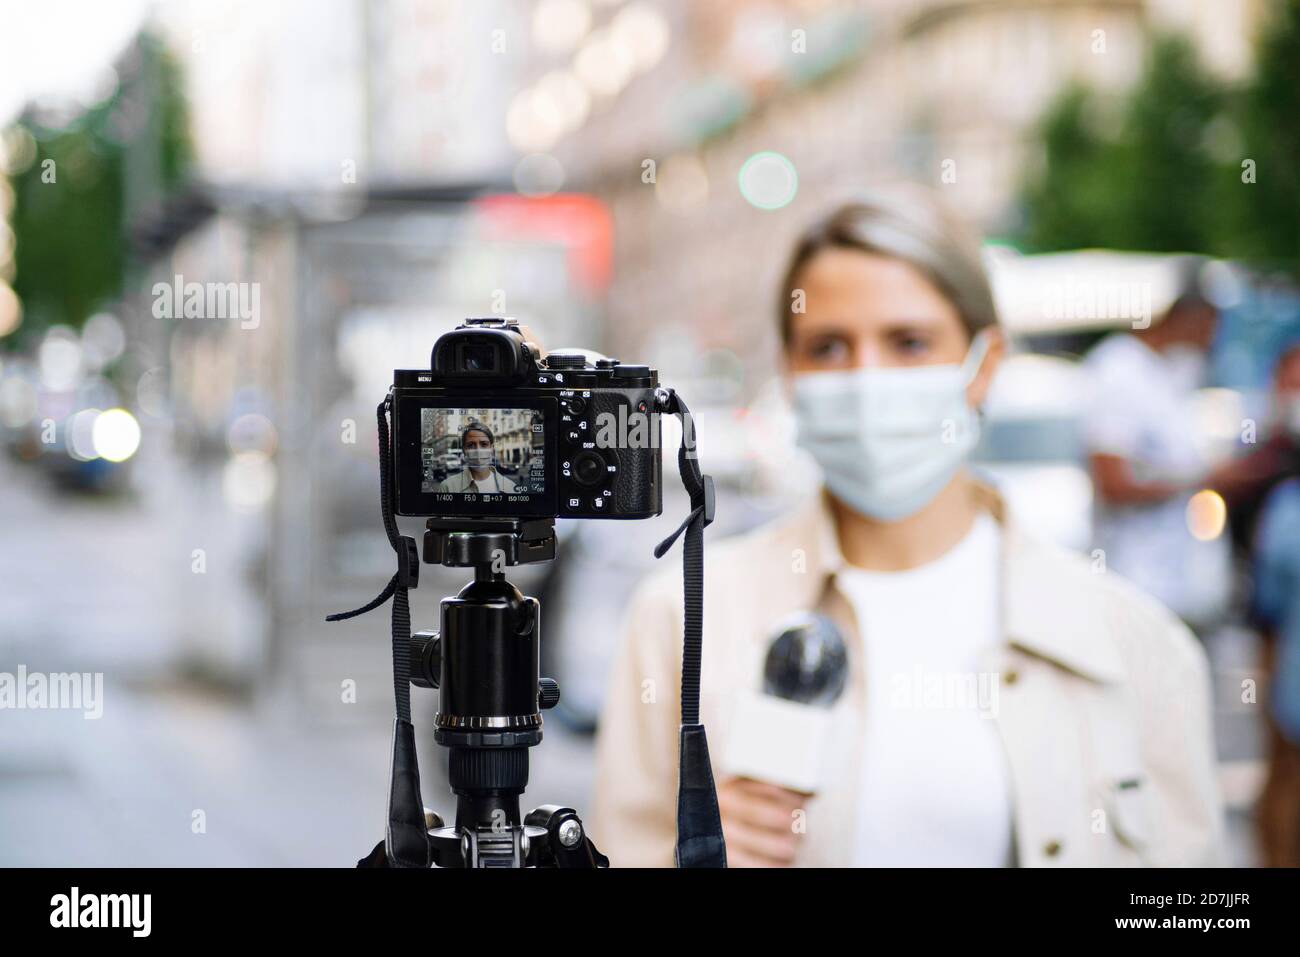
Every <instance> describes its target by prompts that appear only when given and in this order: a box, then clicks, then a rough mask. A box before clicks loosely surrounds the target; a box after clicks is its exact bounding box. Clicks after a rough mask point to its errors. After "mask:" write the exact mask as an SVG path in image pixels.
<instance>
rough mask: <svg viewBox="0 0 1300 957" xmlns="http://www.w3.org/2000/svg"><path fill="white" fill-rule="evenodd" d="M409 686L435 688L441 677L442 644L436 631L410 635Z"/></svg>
mask: <svg viewBox="0 0 1300 957" xmlns="http://www.w3.org/2000/svg"><path fill="white" fill-rule="evenodd" d="M410 647H411V684H413V685H416V686H418V687H420V688H436V687H438V681H439V679H440V678H441V677H442V643H441V642H440V641H439V640H438V633H437V632H436V631H417V632H416V633H415V634H413V635H411V646H410Z"/></svg>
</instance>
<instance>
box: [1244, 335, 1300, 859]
mask: <svg viewBox="0 0 1300 957" xmlns="http://www.w3.org/2000/svg"><path fill="white" fill-rule="evenodd" d="M1274 382H1275V391H1274V396H1275V399H1276V403H1277V405H1276V411H1275V416H1274V418H1275V423H1276V424H1275V429H1274V434H1273V435H1272V436H1271V437H1270V439H1269V441H1268V442H1267V443H1265V446H1264V448H1263V449H1261V450H1260V452H1259V453H1257V455H1259V456H1266V457H1267V458H1268V460H1269V462H1272V463H1273V464H1274V465H1281V464H1282V463H1283V462H1287V463H1289V466H1290V475H1289V477H1285V478H1283V479H1282V481H1280V482H1279V483H1278V484H1276V485H1275V486H1274V487H1273V489H1272V491H1271V492H1269V493H1268V495H1267V496H1266V497H1265V498H1264V503H1263V506H1262V507H1261V508H1260V510H1259V518H1258V521H1257V523H1256V525H1255V528H1254V535H1253V544H1254V560H1253V575H1252V579H1253V584H1254V594H1253V602H1252V606H1253V607H1252V612H1253V618H1254V620H1255V622H1256V624H1257V625H1258V627H1259V628H1260V631H1261V633H1262V634H1263V636H1264V662H1263V665H1264V668H1263V670H1264V674H1265V675H1266V676H1267V681H1268V683H1267V686H1266V691H1265V701H1266V702H1267V708H1266V710H1265V714H1266V715H1267V724H1268V736H1269V768H1268V777H1267V779H1266V781H1265V784H1264V790H1263V792H1262V793H1261V794H1260V798H1259V804H1258V806H1257V808H1256V823H1257V828H1258V834H1259V839H1260V845H1261V850H1262V853H1263V858H1264V863H1265V864H1267V865H1268V866H1269V867H1300V476H1298V475H1297V472H1296V469H1295V461H1296V458H1295V457H1296V449H1297V447H1300V345H1297V346H1292V347H1291V348H1290V349H1288V350H1287V351H1286V352H1284V353H1283V355H1282V358H1281V359H1280V360H1279V362H1278V364H1277V372H1276V376H1275V380H1274ZM1269 462H1265V463H1264V465H1267V464H1269ZM1262 469H1263V466H1261V470H1262ZM1271 471H1273V472H1274V474H1276V473H1277V471H1278V470H1277V469H1274V470H1271Z"/></svg>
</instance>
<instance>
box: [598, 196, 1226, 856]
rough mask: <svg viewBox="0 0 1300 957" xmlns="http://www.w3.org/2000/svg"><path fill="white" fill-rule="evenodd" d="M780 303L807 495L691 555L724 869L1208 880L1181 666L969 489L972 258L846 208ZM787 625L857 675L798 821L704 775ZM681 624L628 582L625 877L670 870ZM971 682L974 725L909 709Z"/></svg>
mask: <svg viewBox="0 0 1300 957" xmlns="http://www.w3.org/2000/svg"><path fill="white" fill-rule="evenodd" d="M781 296H782V298H781V307H780V323H781V337H782V342H783V344H784V350H783V352H784V354H783V359H784V367H785V373H786V379H787V383H788V386H789V388H790V391H791V394H792V399H793V404H794V408H795V412H796V417H797V420H798V426H799V442H800V444H801V445H802V446H803V447H804V448H806V449H807V450H808V451H809V452H810V453H811V454H812V456H813V458H814V459H816V461H817V462H818V464H819V465H820V466H821V469H822V471H823V473H824V487H823V489H822V490H821V491H820V492H819V493H818V494H817V495H815V496H814V497H813V498H811V499H810V500H808V501H807V502H805V503H803V504H802V505H801V506H799V507H798V508H797V509H796V510H795V511H794V512H793V513H791V514H790V515H788V516H787V517H785V518H783V519H780V520H778V521H777V522H775V523H773V524H771V525H768V526H766V527H763V528H760V529H758V530H757V531H755V532H751V533H749V534H747V535H745V536H742V537H740V538H737V539H733V540H730V541H726V542H723V543H721V544H719V545H716V546H710V547H709V549H707V550H706V552H707V558H706V570H705V579H706V588H705V593H706V595H707V600H706V601H705V621H704V635H705V641H704V649H705V650H704V663H703V682H704V684H703V692H702V698H703V709H704V715H703V718H704V721H705V723H706V724H707V725H708V727H709V730H710V731H711V732H712V733H713V737H714V742H713V743H712V744H711V748H712V753H713V762H714V768H715V774H716V776H717V778H718V797H719V803H720V808H721V815H722V822H723V828H724V831H725V834H726V839H727V853H728V860H729V862H730V863H731V864H732V865H738V866H789V865H802V866H845V865H856V866H875V865H921V866H924V865H957V866H990V867H994V866H1006V865H1022V866H1033V865H1062V864H1065V865H1094V864H1097V865H1101V864H1114V865H1120V864H1124V865H1137V864H1200V863H1211V862H1217V861H1218V860H1219V858H1220V853H1221V852H1220V841H1221V830H1222V826H1221V807H1220V799H1219V795H1218V791H1217V786H1216V781H1215V760H1214V753H1213V742H1212V738H1211V730H1210V706H1209V687H1208V685H1209V679H1208V669H1207V664H1206V660H1205V656H1204V654H1203V652H1202V650H1201V648H1200V646H1199V645H1198V643H1197V642H1196V641H1195V640H1194V638H1193V637H1192V636H1191V634H1190V633H1189V631H1188V630H1187V628H1186V627H1185V626H1184V625H1183V624H1182V623H1181V622H1180V621H1179V620H1178V619H1177V618H1176V617H1175V616H1174V615H1172V614H1170V613H1169V612H1168V611H1167V610H1166V609H1165V608H1164V607H1162V606H1161V605H1160V604H1159V603H1158V602H1156V601H1154V600H1153V599H1151V598H1150V597H1148V596H1147V595H1145V594H1143V593H1141V592H1140V591H1139V590H1138V589H1136V588H1134V587H1133V586H1132V585H1130V584H1128V583H1127V582H1125V581H1123V580H1121V579H1120V578H1119V577H1118V576H1116V575H1112V574H1098V573H1097V572H1096V571H1094V569H1093V567H1092V565H1091V563H1090V562H1088V561H1087V560H1086V559H1084V558H1083V557H1081V556H1079V555H1076V554H1072V553H1068V552H1066V551H1064V550H1062V549H1059V548H1057V547H1056V546H1052V545H1048V544H1045V543H1043V542H1039V541H1037V540H1036V539H1035V538H1034V537H1033V535H1032V533H1031V532H1030V530H1027V529H1023V528H1020V527H1018V526H1017V525H1016V523H1015V522H1014V521H1013V520H1012V518H1011V516H1009V515H1008V514H1007V509H1006V507H1005V505H1004V503H1003V501H1002V499H1001V498H1000V497H999V495H998V493H997V492H996V491H995V490H994V489H992V488H991V487H989V486H987V485H985V484H983V483H982V482H981V481H979V480H977V479H976V478H975V477H974V476H973V475H972V474H971V473H970V472H969V471H968V470H967V468H966V465H965V462H966V459H967V457H968V455H969V453H970V452H971V450H972V448H973V447H974V446H975V444H976V441H977V438H978V434H979V425H980V419H979V412H978V409H979V406H980V403H981V402H982V401H983V399H984V397H985V395H986V394H987V392H988V388H989V383H990V381H991V379H992V377H993V374H994V371H995V369H996V368H997V366H998V363H999V360H1000V359H1001V357H1002V355H1003V352H1004V341H1003V338H1002V334H1001V331H1000V329H999V327H998V324H997V320H996V315H995V310H994V305H993V298H992V295H991V293H990V290H989V285H988V280H987V277H986V276H985V273H984V270H983V266H982V263H981V259H980V255H979V250H978V246H977V245H976V244H975V243H974V242H973V241H971V240H970V239H969V238H967V237H966V236H965V234H964V233H963V231H962V230H961V229H960V228H959V227H958V226H957V225H956V224H954V223H953V222H952V220H951V219H950V218H949V217H948V215H947V214H946V213H945V212H943V211H942V210H941V209H940V208H939V207H938V206H937V205H936V202H935V200H934V199H933V198H932V197H931V196H930V195H929V194H925V193H918V194H910V193H905V194H890V195H888V196H876V197H868V198H864V199H862V200H859V201H855V202H851V203H848V204H847V205H844V206H842V207H841V208H839V209H837V210H836V211H834V212H833V213H832V214H831V215H829V216H828V217H827V218H824V219H822V220H820V221H818V222H816V223H814V224H813V225H812V226H811V227H810V228H809V229H808V230H807V231H806V232H805V233H804V234H803V235H802V237H801V238H800V239H799V241H798V243H797V245H796V248H795V250H794V253H793V257H792V259H791V262H790V266H789V269H788V272H787V275H786V280H785V283H784V285H783V287H782V293H781ZM705 455H706V457H707V442H706V444H705ZM723 505H724V507H725V502H724V503H723ZM805 611H813V612H817V613H820V614H823V615H825V616H827V617H828V618H830V619H831V620H832V621H834V622H835V623H836V625H837V626H838V627H839V629H840V630H841V632H842V634H843V635H844V638H845V642H846V645H847V648H848V663H847V671H848V674H847V679H846V683H845V688H844V691H843V693H842V694H841V695H840V696H839V698H838V699H837V700H836V701H835V703H834V705H833V706H832V711H831V718H832V720H831V722H830V728H831V731H830V734H829V739H828V741H827V742H826V745H827V751H828V753H829V754H830V755H832V760H830V761H829V762H828V764H827V766H826V767H825V768H824V769H823V773H822V775H821V777H820V778H819V784H818V786H817V788H816V793H815V794H811V795H809V794H804V793H798V792H795V791H792V790H788V789H786V788H783V787H780V786H777V785H775V784H772V783H769V782H763V781H757V780H750V779H747V778H744V777H737V776H734V775H730V774H728V773H727V770H726V767H725V766H723V765H720V763H719V762H720V760H721V757H720V756H722V755H725V754H726V753H727V745H728V737H729V736H730V735H734V734H736V733H737V730H738V729H737V727H735V725H734V722H733V721H732V715H733V714H734V713H735V708H736V702H737V701H738V700H739V699H740V698H741V697H742V696H744V695H745V694H748V693H751V692H753V691H756V690H758V688H759V687H760V686H761V680H762V675H761V670H762V662H763V660H764V657H765V655H766V652H767V645H768V642H769V641H770V639H771V637H772V635H773V627H774V623H776V622H779V621H782V620H786V619H788V618H789V616H790V615H792V614H795V613H799V612H805ZM681 621H682V602H681V596H680V575H679V573H676V574H674V573H669V572H666V573H663V574H661V575H658V576H656V577H654V578H652V579H651V580H650V581H648V582H646V583H645V584H644V585H643V586H642V588H641V589H640V590H639V591H638V593H637V595H636V596H635V597H634V599H633V602H632V605H631V608H630V614H629V625H628V629H627V634H626V635H625V640H624V643H623V645H622V647H621V650H620V652H619V657H618V661H617V663H616V665H615V668H614V672H613V678H612V687H611V689H610V691H609V693H608V695H607V697H606V702H607V703H606V706H605V712H604V715H603V718H602V720H601V723H600V735H599V739H598V742H597V775H596V801H595V814H594V816H593V827H594V828H596V830H595V831H594V833H596V834H597V835H598V836H599V840H600V841H601V846H602V848H605V849H606V850H607V852H608V853H609V855H610V858H611V860H612V861H613V862H614V863H615V864H618V865H659V866H668V865H671V864H672V863H673V843H674V832H675V818H674V804H675V795H676V788H677V780H676V778H677V739H678V733H677V727H678V721H679V717H680V716H679V710H678V708H677V700H678V699H677V695H678V693H679V690H680V687H679V685H680V679H679V677H678V668H679V665H680V657H681V650H682V639H681ZM980 675H983V676H986V677H991V678H993V679H994V683H993V687H994V689H995V692H996V693H995V694H994V695H993V700H992V701H991V702H989V701H984V702H982V703H981V704H980V705H979V706H978V707H972V706H971V703H970V702H969V701H967V702H964V703H956V704H955V703H953V702H950V701H941V702H938V704H937V706H931V705H932V703H931V701H930V700H929V699H928V698H927V699H926V701H925V702H924V703H923V704H922V703H919V702H918V701H917V700H916V699H915V698H912V697H910V696H909V695H908V694H907V693H906V692H907V690H908V689H909V688H910V687H911V685H912V682H913V681H914V679H916V678H917V677H921V678H932V677H949V676H958V677H967V678H974V677H975V676H980ZM753 730H754V729H750V731H751V732H752V731H753ZM757 730H758V731H759V732H760V733H761V731H762V730H763V729H757Z"/></svg>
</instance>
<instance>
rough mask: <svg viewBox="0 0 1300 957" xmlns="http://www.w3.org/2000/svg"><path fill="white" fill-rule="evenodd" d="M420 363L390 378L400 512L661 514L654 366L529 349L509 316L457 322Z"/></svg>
mask: <svg viewBox="0 0 1300 957" xmlns="http://www.w3.org/2000/svg"><path fill="white" fill-rule="evenodd" d="M429 366H430V367H429V369H428V370H414V369H398V370H396V371H394V373H393V391H392V396H393V451H392V457H393V460H392V470H393V476H394V487H395V489H396V503H395V506H396V507H395V511H396V513H397V514H398V515H411V516H430V517H438V518H478V517H497V518H547V517H549V518H623V519H637V518H651V517H653V516H656V515H658V514H659V513H660V512H661V511H662V509H663V481H662V478H663V477H662V459H661V456H660V454H659V444H660V428H659V415H658V413H657V411H656V390H657V388H658V385H659V376H658V373H657V372H656V371H655V370H654V369H651V368H650V367H649V366H643V365H625V364H623V363H621V362H619V361H618V360H617V359H597V360H595V361H594V362H592V361H590V360H589V359H588V358H587V357H586V356H585V355H583V354H581V353H554V352H553V353H550V354H549V355H547V356H544V357H543V356H539V355H537V354H535V352H534V350H533V349H532V348H530V346H529V345H528V344H527V343H526V342H525V341H524V337H523V335H522V333H521V332H520V330H519V326H518V325H517V324H516V322H515V321H514V320H513V319H501V318H495V317H494V318H487V319H467V320H465V322H463V323H462V324H461V325H459V326H457V327H456V329H454V330H452V331H451V332H448V333H446V334H444V335H442V336H441V337H439V339H438V341H437V342H435V343H434V346H433V354H432V356H431V359H430V363H429Z"/></svg>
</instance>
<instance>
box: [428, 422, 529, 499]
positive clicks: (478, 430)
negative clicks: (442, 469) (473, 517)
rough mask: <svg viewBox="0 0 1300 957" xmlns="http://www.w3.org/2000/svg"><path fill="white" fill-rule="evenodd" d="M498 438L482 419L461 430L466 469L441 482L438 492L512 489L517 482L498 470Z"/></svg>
mask: <svg viewBox="0 0 1300 957" xmlns="http://www.w3.org/2000/svg"><path fill="white" fill-rule="evenodd" d="M495 441H496V440H495V439H494V438H493V436H492V430H491V429H489V428H488V427H487V426H486V425H484V424H483V423H481V422H471V423H470V424H469V425H467V426H465V428H464V429H462V430H461V433H460V449H461V454H463V455H464V456H465V468H464V469H462V470H461V471H459V472H456V473H455V474H454V475H449V476H447V478H446V479H444V480H443V481H442V482H440V483H439V485H438V489H437V490H438V491H439V492H483V493H495V492H513V491H514V490H515V483H514V481H513V480H511V479H510V478H509V477H508V476H506V475H502V474H501V472H500V471H499V470H498V469H497V459H496V446H495Z"/></svg>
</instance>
